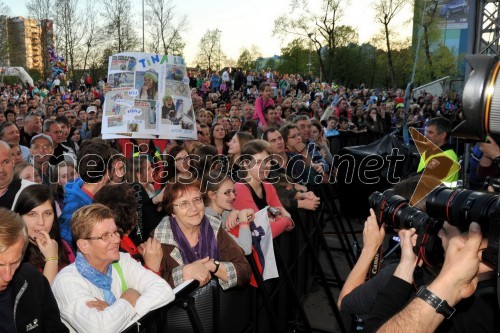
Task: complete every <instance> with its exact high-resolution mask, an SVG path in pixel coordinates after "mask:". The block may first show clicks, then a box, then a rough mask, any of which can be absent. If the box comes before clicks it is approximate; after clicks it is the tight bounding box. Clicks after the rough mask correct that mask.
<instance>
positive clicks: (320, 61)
mask: <svg viewBox="0 0 500 333" xmlns="http://www.w3.org/2000/svg"><path fill="white" fill-rule="evenodd" d="M316 54H317V55H318V61H319V69H320V79H322V78H321V76H322V74H324V73H325V62H324V61H323V58H322V57H321V49H319V50H316ZM326 81H327V82H330V81H328V80H326Z"/></svg>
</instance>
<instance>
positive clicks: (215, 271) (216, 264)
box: [212, 260, 220, 274]
mask: <svg viewBox="0 0 500 333" xmlns="http://www.w3.org/2000/svg"><path fill="white" fill-rule="evenodd" d="M214 264H215V270H214V271H213V272H212V274H215V273H217V271H218V270H219V266H220V262H219V261H217V260H214Z"/></svg>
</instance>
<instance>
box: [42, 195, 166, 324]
mask: <svg viewBox="0 0 500 333" xmlns="http://www.w3.org/2000/svg"><path fill="white" fill-rule="evenodd" d="M71 231H72V233H73V239H74V240H75V241H76V245H77V247H78V252H77V255H76V259H75V262H74V263H73V264H71V265H69V266H67V267H65V268H64V269H62V270H61V271H60V272H59V274H57V276H56V278H55V280H54V283H53V285H52V291H53V293H54V296H55V298H56V300H57V304H58V305H59V309H61V317H62V318H63V319H64V321H65V323H67V325H69V326H71V328H72V329H73V330H75V331H77V332H120V331H122V330H123V329H125V328H126V327H127V326H129V325H130V324H131V323H132V322H134V321H136V320H137V319H139V318H140V317H142V316H144V315H145V314H147V313H148V312H150V311H152V310H154V309H157V308H159V307H162V306H164V305H166V304H168V303H169V302H171V301H172V300H173V299H174V294H173V292H172V290H171V288H170V287H169V286H168V284H167V283H166V282H165V281H164V280H163V279H162V278H161V277H159V276H158V275H156V274H155V273H153V272H151V271H150V270H148V269H146V268H144V267H143V266H142V265H141V264H140V263H139V262H137V261H136V260H135V259H133V258H132V257H131V256H130V254H128V253H120V251H119V247H120V232H119V230H118V228H117V226H116V224H115V220H114V215H113V211H112V210H111V209H109V208H108V207H106V206H104V205H101V204H91V205H88V206H85V207H82V208H80V209H78V210H77V211H76V212H75V213H74V214H73V217H72V218H71Z"/></svg>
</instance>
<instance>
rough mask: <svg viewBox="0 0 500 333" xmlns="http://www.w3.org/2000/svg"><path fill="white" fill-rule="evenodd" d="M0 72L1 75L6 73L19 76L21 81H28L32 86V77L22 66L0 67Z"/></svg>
mask: <svg viewBox="0 0 500 333" xmlns="http://www.w3.org/2000/svg"><path fill="white" fill-rule="evenodd" d="M0 73H1V74H2V76H3V75H7V76H19V78H20V79H21V81H22V82H23V83H25V82H26V81H28V84H29V85H30V86H32V87H33V86H34V85H35V84H34V82H33V79H32V78H31V76H30V75H29V74H28V72H26V70H25V69H24V68H22V67H0Z"/></svg>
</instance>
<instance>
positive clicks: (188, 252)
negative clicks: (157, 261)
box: [170, 216, 220, 264]
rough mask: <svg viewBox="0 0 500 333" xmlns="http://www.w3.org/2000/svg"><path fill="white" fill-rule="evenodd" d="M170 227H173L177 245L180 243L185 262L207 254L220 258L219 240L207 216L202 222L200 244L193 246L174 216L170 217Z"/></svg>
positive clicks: (213, 257)
mask: <svg viewBox="0 0 500 333" xmlns="http://www.w3.org/2000/svg"><path fill="white" fill-rule="evenodd" d="M170 227H171V228H172V233H173V235H174V240H175V242H176V243H177V245H179V250H180V251H181V255H182V260H183V261H184V264H190V263H192V262H194V261H196V260H199V259H203V258H205V257H207V256H208V257H209V258H211V259H216V260H220V253H219V248H218V246H217V240H216V239H215V235H214V230H213V229H212V227H211V226H210V221H209V220H208V218H207V217H206V216H203V220H202V221H201V224H200V235H199V236H198V244H196V245H195V246H193V247H191V245H190V244H189V242H188V240H187V239H186V236H184V233H183V232H182V230H181V228H179V225H178V224H177V221H176V220H175V218H173V217H170Z"/></svg>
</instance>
